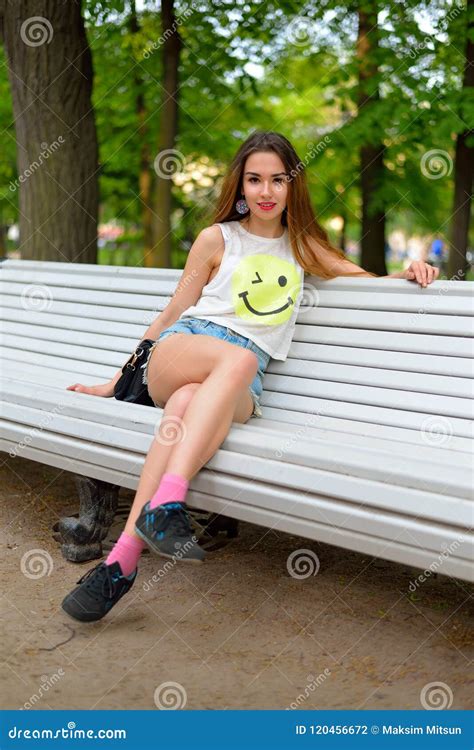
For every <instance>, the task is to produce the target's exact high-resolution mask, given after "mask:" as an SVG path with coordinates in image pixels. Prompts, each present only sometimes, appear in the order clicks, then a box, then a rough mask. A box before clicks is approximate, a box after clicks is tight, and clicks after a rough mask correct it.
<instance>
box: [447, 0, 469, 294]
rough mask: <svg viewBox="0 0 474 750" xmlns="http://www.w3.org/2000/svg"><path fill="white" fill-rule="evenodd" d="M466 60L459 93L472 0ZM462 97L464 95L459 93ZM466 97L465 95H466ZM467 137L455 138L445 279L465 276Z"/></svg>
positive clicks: (466, 70) (465, 82) (464, 134)
mask: <svg viewBox="0 0 474 750" xmlns="http://www.w3.org/2000/svg"><path fill="white" fill-rule="evenodd" d="M467 13H468V15H467V18H468V19H470V20H468V27H467V40H466V63H465V68H464V76H463V92H462V93H463V94H464V95H467V93H468V92H467V89H468V87H471V88H472V87H474V42H473V40H472V38H469V37H470V34H472V32H473V30H474V0H468V3H467ZM462 98H463V99H464V96H463V97H462ZM466 101H467V96H466ZM468 138H471V139H472V138H474V130H473V129H470V130H464V132H462V133H459V134H458V137H457V139H456V153H455V158H454V202H453V212H452V223H451V237H450V240H451V242H450V245H451V247H450V249H449V258H448V270H447V276H448V279H451V278H453V277H456V278H459V279H460V280H465V278H466V273H467V271H468V269H469V263H468V261H467V247H468V242H469V222H470V218H471V203H472V185H473V174H474V148H473V147H472V146H468V144H467V140H468Z"/></svg>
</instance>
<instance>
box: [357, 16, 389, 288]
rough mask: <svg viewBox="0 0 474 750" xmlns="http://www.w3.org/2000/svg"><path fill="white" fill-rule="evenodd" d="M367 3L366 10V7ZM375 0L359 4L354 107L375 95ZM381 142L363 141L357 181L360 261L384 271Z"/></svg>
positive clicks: (372, 269) (371, 101) (380, 272)
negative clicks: (379, 202) (376, 205)
mask: <svg viewBox="0 0 474 750" xmlns="http://www.w3.org/2000/svg"><path fill="white" fill-rule="evenodd" d="M368 7H370V10H367V8H368ZM377 50H378V29H377V2H370V3H365V4H364V8H363V9H362V8H361V7H359V32H358V37H357V59H358V67H359V91H358V111H359V114H361V113H362V112H363V111H364V109H365V108H366V107H372V106H374V105H375V104H376V102H377V101H378V99H379V91H378V87H377V85H374V78H375V76H377V75H378V72H379V71H378V64H377V61H376V55H377ZM383 156H384V145H383V143H376V144H373V143H367V144H365V145H362V146H361V149H360V172H361V175H360V181H361V192H362V226H361V240H360V245H361V257H360V264H361V266H362V267H363V268H365V270H366V271H370V272H371V273H376V274H378V275H380V276H386V275H387V267H386V265H385V211H384V210H380V209H377V210H375V209H374V208H373V203H374V199H375V198H376V197H377V193H378V191H379V188H380V187H381V185H382V182H383V178H384V163H383Z"/></svg>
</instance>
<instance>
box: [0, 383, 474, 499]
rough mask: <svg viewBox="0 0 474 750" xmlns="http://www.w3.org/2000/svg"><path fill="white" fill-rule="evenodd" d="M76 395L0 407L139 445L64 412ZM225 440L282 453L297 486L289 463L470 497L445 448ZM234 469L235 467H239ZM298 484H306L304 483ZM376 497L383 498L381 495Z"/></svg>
mask: <svg viewBox="0 0 474 750" xmlns="http://www.w3.org/2000/svg"><path fill="white" fill-rule="evenodd" d="M75 395H76V394H71V393H68V392H66V394H64V397H63V400H62V402H60V403H56V405H55V407H54V411H51V412H48V409H50V408H51V402H50V400H49V403H46V404H44V406H45V407H46V408H45V410H43V411H42V410H41V409H39V408H33V407H31V406H26V405H20V404H16V405H14V404H12V403H11V402H10V403H9V402H7V401H4V402H3V412H2V413H4V417H5V419H8V418H10V419H11V420H12V421H13V420H14V418H15V417H14V414H15V409H16V410H17V413H18V421H19V422H21V421H22V420H23V421H25V422H26V429H25V434H26V435H28V434H29V433H30V432H31V430H30V428H31V426H34V427H42V425H43V424H44V423H45V421H46V425H45V427H46V429H47V430H48V431H54V432H58V433H60V434H71V435H77V436H78V437H80V438H81V439H83V440H88V441H90V442H91V443H100V444H102V445H110V446H111V447H114V446H116V447H124V448H128V449H129V450H131V451H134V452H135V451H137V450H138V447H137V445H140V446H141V447H142V448H143V443H140V442H138V444H137V440H138V441H139V440H140V437H141V436H140V433H138V435H137V434H136V433H135V432H133V434H131V435H130V436H129V435H128V434H127V430H126V425H124V426H123V427H122V428H119V427H118V426H117V425H116V424H113V425H110V424H109V425H107V424H103V423H101V421H100V418H99V415H98V414H96V416H95V417H94V418H93V419H92V420H90V419H89V420H86V419H85V418H83V417H82V412H80V411H79V416H75V417H73V416H69V415H68V414H66V413H65V410H66V405H67V404H68V402H69V403H71V402H72V401H73V400H75V401H76V403H77V399H74V396H75ZM77 395H78V394H77ZM68 397H69V398H68ZM90 398H94V397H90ZM96 403H97V402H96ZM96 408H99V409H100V404H97V406H96ZM45 412H46V413H45ZM120 430H123V434H117V431H120ZM35 437H36V435H35ZM290 437H291V433H290ZM119 439H120V440H121V441H122V445H121V446H120V445H118V444H117V443H116V442H115V441H116V440H119ZM223 445H224V447H225V448H227V449H229V450H233V451H236V452H240V453H241V454H243V455H245V456H246V461H245V468H246V469H247V468H248V465H247V464H248V461H251V460H252V459H251V457H252V456H258V457H260V458H262V459H268V463H269V464H273V463H274V462H277V461H278V460H279V459H281V463H282V464H284V465H285V466H284V469H285V471H286V472H287V473H288V478H282V477H280V478H279V481H280V482H282V483H283V485H286V484H287V483H288V482H289V486H295V487H296V486H299V484H298V483H299V482H301V481H302V475H301V476H300V475H299V474H298V476H297V477H296V475H295V474H294V471H293V470H291V471H290V470H289V468H288V467H289V465H290V464H291V465H292V466H294V470H295V471H297V472H298V471H299V470H302V468H303V467H310V468H317V469H321V470H324V471H331V472H334V473H337V474H339V473H342V474H348V475H351V476H354V477H355V476H358V477H360V478H366V479H372V480H374V481H379V482H382V483H384V484H387V483H388V484H390V485H392V484H396V485H397V486H401V487H412V488H415V489H422V490H426V491H427V492H438V493H442V492H445V493H447V494H453V495H457V496H458V497H460V498H461V497H462V498H466V499H467V500H469V499H470V498H472V486H473V478H474V472H473V470H472V467H471V465H470V463H469V462H468V460H467V457H466V456H465V454H460V453H458V454H454V455H453V456H452V460H451V462H450V463H448V462H447V461H446V458H445V455H446V454H443V451H442V450H439V449H438V450H437V449H434V448H429V449H426V450H425V451H422V450H418V452H417V455H416V456H413V450H412V447H411V446H408V449H406V447H405V446H403V445H402V444H400V443H397V444H395V445H394V444H393V442H392V441H387V440H386V441H382V440H379V441H378V445H377V446H374V445H373V444H372V445H371V444H370V438H364V437H363V436H361V437H360V438H359V439H358V441H357V442H355V441H354V442H352V443H351V444H349V443H344V442H343V441H342V440H340V439H339V438H338V437H337V436H336V438H335V439H334V438H333V439H331V437H330V436H328V435H327V434H326V435H325V436H319V435H318V431H317V430H314V429H310V428H308V429H307V430H306V433H305V436H304V444H303V446H301V445H298V446H297V447H294V444H293V445H292V444H291V441H289V440H288V431H286V430H280V432H278V431H277V430H274V431H273V432H272V431H270V430H267V433H266V435H265V439H264V440H262V439H261V438H259V436H255V435H247V434H246V432H245V431H242V430H232V431H231V433H230V434H229V435H228V437H227V438H226V440H225V441H224V444H223ZM147 448H148V446H147ZM143 450H145V449H144V448H143ZM274 470H275V471H277V472H278V473H279V472H280V469H279V468H275V467H274ZM236 472H238V469H237V468H236ZM300 489H310V488H308V487H306V486H302V487H300ZM380 502H384V499H381V500H380ZM472 509H473V506H472V504H470V510H471V512H472Z"/></svg>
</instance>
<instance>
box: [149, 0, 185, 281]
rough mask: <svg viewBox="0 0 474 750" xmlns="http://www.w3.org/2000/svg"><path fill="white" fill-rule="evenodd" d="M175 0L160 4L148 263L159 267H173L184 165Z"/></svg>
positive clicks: (178, 43)
mask: <svg viewBox="0 0 474 750" xmlns="http://www.w3.org/2000/svg"><path fill="white" fill-rule="evenodd" d="M173 6H174V0H163V1H162V3H161V18H162V29H163V36H164V38H165V42H164V44H163V104H162V107H161V118H160V129H159V134H158V155H157V157H156V159H155V171H156V173H157V179H156V189H155V216H154V221H153V252H152V253H151V254H150V255H148V257H147V258H146V259H145V260H146V265H149V266H155V267H158V268H169V267H170V266H171V205H172V204H171V199H172V194H171V189H172V186H173V182H172V179H171V177H172V175H173V174H174V173H175V172H176V171H179V169H180V167H181V161H180V154H179V153H178V152H176V151H174V145H175V140H176V134H177V128H178V70H179V56H180V50H181V39H180V36H179V33H178V25H177V23H176V18H175V15H174V7H173Z"/></svg>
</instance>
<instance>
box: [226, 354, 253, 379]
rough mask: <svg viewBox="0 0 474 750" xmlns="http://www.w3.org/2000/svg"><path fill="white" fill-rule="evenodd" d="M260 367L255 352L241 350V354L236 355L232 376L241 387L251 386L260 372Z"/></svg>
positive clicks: (232, 366) (232, 364)
mask: <svg viewBox="0 0 474 750" xmlns="http://www.w3.org/2000/svg"><path fill="white" fill-rule="evenodd" d="M258 366H259V365H258V358H257V355H256V354H255V353H254V352H251V351H249V350H248V349H240V351H239V352H236V353H234V357H233V361H232V363H231V371H230V376H231V377H233V378H234V379H235V381H236V383H237V384H239V385H242V384H243V385H250V383H251V382H252V380H253V379H254V378H255V376H256V374H257V372H258Z"/></svg>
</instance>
